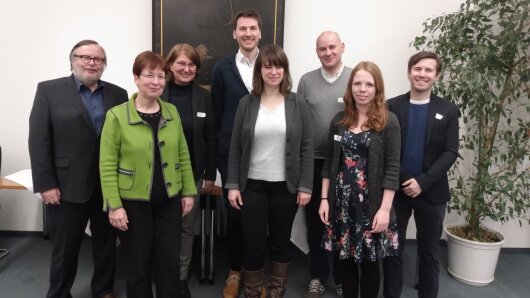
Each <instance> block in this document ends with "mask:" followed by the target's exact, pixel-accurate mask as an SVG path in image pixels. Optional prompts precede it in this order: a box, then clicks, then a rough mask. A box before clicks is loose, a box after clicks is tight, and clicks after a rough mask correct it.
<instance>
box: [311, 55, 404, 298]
mask: <svg viewBox="0 0 530 298" xmlns="http://www.w3.org/2000/svg"><path fill="white" fill-rule="evenodd" d="M344 104H345V109H344V111H343V112H340V113H338V114H337V115H336V116H335V117H334V118H333V120H332V122H331V125H330V131H329V150H328V151H329V152H328V156H327V157H326V161H325V163H324V167H323V170H322V177H323V178H322V199H321V203H320V209H319V214H320V218H321V220H322V221H323V222H324V224H326V226H327V228H326V230H325V233H324V235H323V238H324V239H323V246H324V248H325V249H327V250H330V251H333V267H334V270H335V276H337V277H338V279H339V280H338V281H336V282H337V283H338V284H342V288H343V295H344V297H348V298H351V297H358V296H359V284H360V294H361V297H362V298H368V297H377V294H378V291H379V283H380V281H379V265H378V260H379V259H381V258H383V257H385V256H387V255H395V254H396V253H397V251H398V243H397V239H398V237H397V227H396V224H395V214H394V210H393V209H392V200H393V198H394V192H395V191H396V190H397V189H398V187H399V156H400V148H401V146H400V141H401V136H400V128H399V124H398V121H397V119H396V116H395V115H394V114H392V113H391V112H388V111H387V110H386V108H385V95H384V83H383V77H382V75H381V71H380V70H379V68H378V67H377V65H375V64H374V63H372V62H361V63H359V64H358V65H357V66H356V67H355V68H354V69H353V71H352V73H351V76H350V79H349V82H348V87H347V89H346V94H345V96H344ZM359 269H360V270H359Z"/></svg>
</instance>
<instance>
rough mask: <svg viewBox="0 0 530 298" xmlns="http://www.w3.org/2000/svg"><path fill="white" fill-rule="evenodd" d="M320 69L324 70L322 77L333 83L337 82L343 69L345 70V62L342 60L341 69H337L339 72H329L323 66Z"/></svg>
mask: <svg viewBox="0 0 530 298" xmlns="http://www.w3.org/2000/svg"><path fill="white" fill-rule="evenodd" d="M320 70H321V71H322V77H324V80H326V81H328V83H330V84H331V83H333V82H335V81H336V80H337V79H338V78H339V77H340V75H341V74H342V71H343V70H344V63H342V62H341V63H340V67H339V70H337V72H336V73H334V74H330V73H328V72H327V71H325V70H324V68H323V67H321V68H320Z"/></svg>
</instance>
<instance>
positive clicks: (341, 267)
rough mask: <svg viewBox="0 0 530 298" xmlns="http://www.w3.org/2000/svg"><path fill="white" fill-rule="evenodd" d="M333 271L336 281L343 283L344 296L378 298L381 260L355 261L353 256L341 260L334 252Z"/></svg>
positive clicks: (350, 297)
mask: <svg viewBox="0 0 530 298" xmlns="http://www.w3.org/2000/svg"><path fill="white" fill-rule="evenodd" d="M333 271H334V275H335V276H336V280H335V281H336V282H337V283H340V284H341V285H342V293H343V297H348V298H357V297H359V285H360V290H361V298H377V294H378V293H379V283H380V277H379V262H368V261H364V262H362V263H360V264H358V263H355V261H354V260H353V258H349V259H344V260H341V259H339V258H338V255H337V253H336V252H334V253H333Z"/></svg>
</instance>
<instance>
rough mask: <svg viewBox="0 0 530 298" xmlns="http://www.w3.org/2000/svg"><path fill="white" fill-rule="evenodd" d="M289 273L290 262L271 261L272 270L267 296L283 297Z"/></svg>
mask: <svg viewBox="0 0 530 298" xmlns="http://www.w3.org/2000/svg"><path fill="white" fill-rule="evenodd" d="M288 273H289V263H276V262H271V272H270V277H269V286H268V287H267V297H270V298H281V297H283V295H285V291H286V290H287V275H288Z"/></svg>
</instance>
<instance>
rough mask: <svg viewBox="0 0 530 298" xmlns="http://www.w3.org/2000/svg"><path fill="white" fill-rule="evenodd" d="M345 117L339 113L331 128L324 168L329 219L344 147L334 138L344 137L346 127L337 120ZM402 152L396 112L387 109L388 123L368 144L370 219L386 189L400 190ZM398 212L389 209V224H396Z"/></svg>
mask: <svg viewBox="0 0 530 298" xmlns="http://www.w3.org/2000/svg"><path fill="white" fill-rule="evenodd" d="M343 116H344V112H339V113H338V114H337V115H335V117H333V120H331V125H330V128H329V136H328V155H327V157H326V161H325V162H324V166H323V167H322V177H323V178H329V179H330V184H329V185H330V187H329V191H328V200H329V220H330V221H332V220H333V211H334V210H333V209H334V208H333V207H334V206H335V188H336V186H337V185H336V179H335V178H336V177H337V174H338V172H339V164H340V162H341V158H342V149H341V145H340V142H339V141H335V136H336V135H337V136H341V137H342V136H344V132H345V131H346V129H345V127H343V126H340V125H339V124H338V122H339V121H340V120H341V119H342V117H343ZM400 151H401V130H400V128H399V123H398V121H397V118H396V115H394V114H393V113H392V112H388V123H387V125H386V127H385V128H384V129H383V130H382V131H380V132H376V131H371V133H370V146H369V147H368V170H367V175H368V197H369V200H370V203H369V204H370V205H369V208H368V215H369V218H370V222H372V221H373V219H374V216H375V214H376V213H377V211H378V210H379V207H380V206H381V202H382V200H383V190H384V189H393V190H398V189H399V157H400ZM395 220H396V214H395V212H394V209H393V208H392V210H391V211H390V223H394V222H395Z"/></svg>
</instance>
